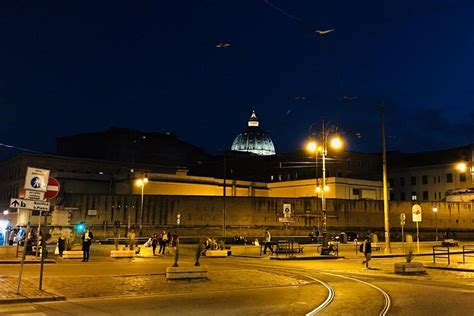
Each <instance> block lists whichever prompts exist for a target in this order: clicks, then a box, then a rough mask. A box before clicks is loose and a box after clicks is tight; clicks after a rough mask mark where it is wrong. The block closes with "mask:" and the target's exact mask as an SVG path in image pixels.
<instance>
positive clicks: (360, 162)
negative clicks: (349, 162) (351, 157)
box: [357, 160, 362, 168]
mask: <svg viewBox="0 0 474 316" xmlns="http://www.w3.org/2000/svg"><path fill="white" fill-rule="evenodd" d="M357 167H359V168H360V167H362V161H360V160H357Z"/></svg>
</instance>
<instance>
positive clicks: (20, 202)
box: [10, 199, 49, 211]
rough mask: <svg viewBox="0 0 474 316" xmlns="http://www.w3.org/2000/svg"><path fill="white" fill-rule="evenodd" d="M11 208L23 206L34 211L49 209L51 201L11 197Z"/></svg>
mask: <svg viewBox="0 0 474 316" xmlns="http://www.w3.org/2000/svg"><path fill="white" fill-rule="evenodd" d="M10 207H11V208H23V209H27V210H34V211H49V202H46V201H35V200H25V199H10Z"/></svg>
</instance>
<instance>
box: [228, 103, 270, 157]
mask: <svg viewBox="0 0 474 316" xmlns="http://www.w3.org/2000/svg"><path fill="white" fill-rule="evenodd" d="M247 125H248V126H247V128H246V129H245V130H244V131H243V133H240V134H239V135H237V137H236V138H235V140H234V142H233V143H232V148H231V149H232V150H235V151H245V152H250V153H254V154H257V155H262V156H269V155H275V154H276V152H275V146H273V142H272V140H271V138H270V137H268V136H267V135H265V132H264V131H263V129H261V128H260V126H259V121H258V118H257V115H256V114H255V111H253V112H252V115H250V118H249V121H248V124H247Z"/></svg>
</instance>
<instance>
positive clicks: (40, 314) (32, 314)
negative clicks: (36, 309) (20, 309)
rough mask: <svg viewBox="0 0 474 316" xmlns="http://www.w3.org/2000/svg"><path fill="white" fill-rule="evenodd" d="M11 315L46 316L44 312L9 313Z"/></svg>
mask: <svg viewBox="0 0 474 316" xmlns="http://www.w3.org/2000/svg"><path fill="white" fill-rule="evenodd" d="M11 315H12V316H13V315H15V316H46V314H45V313H21V314H16V313H15V314H11Z"/></svg>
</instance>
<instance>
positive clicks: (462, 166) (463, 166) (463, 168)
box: [456, 162, 467, 172]
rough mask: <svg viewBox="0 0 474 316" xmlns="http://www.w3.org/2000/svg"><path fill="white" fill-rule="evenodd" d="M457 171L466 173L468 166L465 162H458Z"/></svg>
mask: <svg viewBox="0 0 474 316" xmlns="http://www.w3.org/2000/svg"><path fill="white" fill-rule="evenodd" d="M456 169H457V170H458V171H459V172H466V171H467V164H466V163H465V162H458V163H457V164H456Z"/></svg>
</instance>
